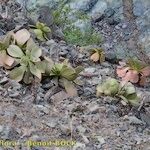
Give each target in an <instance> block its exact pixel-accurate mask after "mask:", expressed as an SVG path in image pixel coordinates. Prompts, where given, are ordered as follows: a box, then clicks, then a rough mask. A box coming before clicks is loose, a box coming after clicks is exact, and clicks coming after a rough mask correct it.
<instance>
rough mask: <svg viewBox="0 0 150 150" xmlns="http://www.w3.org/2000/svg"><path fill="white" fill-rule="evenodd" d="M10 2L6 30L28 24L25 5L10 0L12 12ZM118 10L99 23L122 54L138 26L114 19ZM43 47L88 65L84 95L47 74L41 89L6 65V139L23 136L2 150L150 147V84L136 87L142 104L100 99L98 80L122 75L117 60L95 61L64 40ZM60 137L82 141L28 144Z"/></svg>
mask: <svg viewBox="0 0 150 150" xmlns="http://www.w3.org/2000/svg"><path fill="white" fill-rule="evenodd" d="M0 2H1V1H0ZM2 2H3V1H2ZM137 5H138V4H137ZM5 6H6V5H5V4H4V3H3V4H1V8H0V11H1V12H2V13H1V14H2V17H1V18H0V35H4V34H5V33H6V32H7V31H9V30H12V29H15V28H16V30H17V29H19V28H22V27H23V26H25V27H26V24H27V19H26V18H24V9H23V7H22V6H21V5H20V4H18V3H16V2H14V1H9V2H8V3H7V7H8V14H6V13H5ZM104 6H105V5H104ZM5 15H7V17H5ZM114 15H115V12H114V11H113V9H109V10H108V9H107V11H105V13H104V17H102V18H101V19H99V20H98V21H96V22H94V23H93V27H94V28H95V30H97V31H98V32H100V34H101V35H102V36H103V37H104V43H103V44H102V46H103V47H104V49H105V50H106V51H113V50H114V49H116V50H117V51H118V53H119V52H120V49H121V50H123V49H125V48H126V46H127V42H126V41H128V40H129V39H130V33H131V32H133V31H132V27H131V26H129V25H128V22H126V21H125V20H118V19H117V18H115V19H114ZM142 33H143V32H142ZM123 45H124V47H123ZM40 47H41V48H42V49H43V50H45V53H46V54H47V55H50V56H54V55H55V52H57V54H59V57H62V56H63V57H66V58H68V59H70V61H71V62H72V64H73V65H77V64H81V65H83V66H84V68H85V70H84V71H83V72H82V73H81V75H80V77H79V79H80V80H81V81H82V85H81V86H77V89H78V94H79V96H78V97H73V98H70V97H69V96H68V95H67V94H66V93H65V91H64V90H63V89H62V88H58V87H56V85H55V83H53V82H52V81H51V80H49V79H44V80H43V81H42V83H41V84H39V85H38V87H36V88H35V87H34V86H33V85H29V86H26V85H24V84H22V83H16V82H15V81H12V80H11V79H9V77H8V73H7V72H6V70H4V69H3V68H1V69H0V140H9V141H17V142H18V146H16V147H14V148H13V147H9V148H4V147H1V148H0V150H1V149H2V150H3V149H4V150H11V149H16V150H19V149H22V150H28V149H32V150H59V149H60V150H72V149H73V150H122V149H123V150H150V92H149V90H150V88H149V87H144V88H143V87H136V88H137V93H138V95H140V97H141V105H140V106H141V107H138V108H134V107H131V106H123V105H122V104H121V103H120V102H118V101H117V100H116V99H115V98H111V97H100V98H97V97H96V86H97V84H98V83H102V82H103V81H104V80H105V79H107V78H108V77H115V78H116V74H115V68H116V64H114V63H112V61H106V62H104V63H102V64H101V65H100V64H95V63H92V62H91V61H90V60H89V56H87V55H86V54H82V53H79V51H78V48H77V47H75V46H73V45H68V44H66V43H65V42H64V41H62V40H61V41H60V40H58V39H51V40H49V41H47V42H46V43H42V44H41V45H40ZM54 50H55V51H54ZM119 56H121V55H119ZM123 57H124V55H123ZM112 59H113V58H112ZM60 139H62V140H73V141H76V145H75V146H73V147H67V146H64V147H55V146H52V147H41V146H35V147H31V148H29V147H28V148H27V147H26V146H25V145H24V144H23V143H24V142H26V141H28V140H32V141H49V140H60Z"/></svg>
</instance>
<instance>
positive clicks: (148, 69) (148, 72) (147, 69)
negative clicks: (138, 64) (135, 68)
mask: <svg viewBox="0 0 150 150" xmlns="http://www.w3.org/2000/svg"><path fill="white" fill-rule="evenodd" d="M141 73H142V74H143V76H145V77H148V76H150V66H147V67H145V68H143V69H142V70H141Z"/></svg>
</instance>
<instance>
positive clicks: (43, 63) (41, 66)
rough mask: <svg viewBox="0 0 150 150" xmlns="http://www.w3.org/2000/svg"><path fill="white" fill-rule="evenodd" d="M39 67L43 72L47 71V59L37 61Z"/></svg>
mask: <svg viewBox="0 0 150 150" xmlns="http://www.w3.org/2000/svg"><path fill="white" fill-rule="evenodd" d="M35 65H36V67H37V69H39V70H40V71H41V73H45V70H46V65H47V64H46V62H45V61H39V62H36V63H35Z"/></svg>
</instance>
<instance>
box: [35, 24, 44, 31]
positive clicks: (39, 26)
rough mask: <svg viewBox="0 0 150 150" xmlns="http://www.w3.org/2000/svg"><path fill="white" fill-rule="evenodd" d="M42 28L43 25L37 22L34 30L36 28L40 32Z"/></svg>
mask: <svg viewBox="0 0 150 150" xmlns="http://www.w3.org/2000/svg"><path fill="white" fill-rule="evenodd" d="M44 26H45V24H44V23H41V22H37V23H36V28H37V29H40V30H41V29H42V28H43V27H44Z"/></svg>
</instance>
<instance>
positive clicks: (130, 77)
mask: <svg viewBox="0 0 150 150" xmlns="http://www.w3.org/2000/svg"><path fill="white" fill-rule="evenodd" d="M122 80H124V81H130V82H132V83H137V82H138V81H139V74H138V72H137V71H135V70H129V71H128V72H127V73H126V75H125V77H123V78H122Z"/></svg>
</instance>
